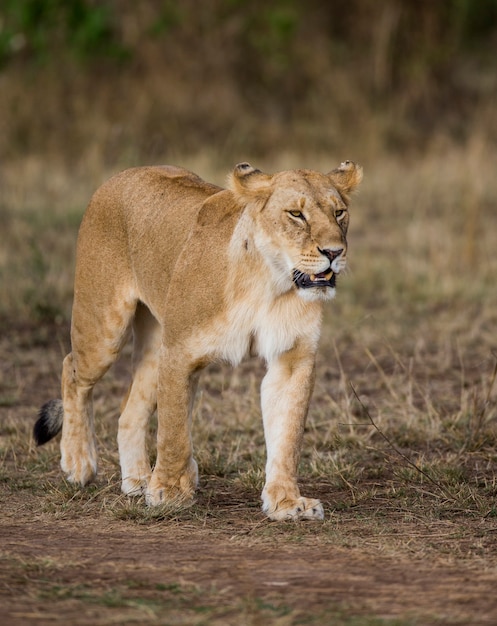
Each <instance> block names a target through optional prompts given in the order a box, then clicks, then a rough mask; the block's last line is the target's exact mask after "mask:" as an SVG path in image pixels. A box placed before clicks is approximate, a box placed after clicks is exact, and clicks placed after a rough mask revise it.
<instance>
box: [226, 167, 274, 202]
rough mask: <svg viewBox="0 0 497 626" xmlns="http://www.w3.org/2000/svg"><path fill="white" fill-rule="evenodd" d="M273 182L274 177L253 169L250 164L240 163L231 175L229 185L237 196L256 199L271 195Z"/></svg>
mask: <svg viewBox="0 0 497 626" xmlns="http://www.w3.org/2000/svg"><path fill="white" fill-rule="evenodd" d="M271 180H272V176H270V175H269V174H264V173H263V172H261V170H258V169H256V168H255V167H252V166H251V165H250V163H239V164H238V165H235V168H234V170H233V172H232V173H231V174H230V176H229V180H228V183H229V187H230V188H231V189H232V191H234V192H235V194H236V195H237V196H241V197H246V198H256V197H261V196H262V197H265V196H267V195H269V193H270V192H271Z"/></svg>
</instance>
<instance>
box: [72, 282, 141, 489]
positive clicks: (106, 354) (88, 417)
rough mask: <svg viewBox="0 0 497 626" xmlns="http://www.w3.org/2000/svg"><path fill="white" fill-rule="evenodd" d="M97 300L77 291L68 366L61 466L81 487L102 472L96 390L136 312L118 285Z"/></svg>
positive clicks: (133, 303) (116, 353)
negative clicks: (96, 432)
mask: <svg viewBox="0 0 497 626" xmlns="http://www.w3.org/2000/svg"><path fill="white" fill-rule="evenodd" d="M92 295H93V294H92V293H85V289H84V288H80V289H79V290H76V291H75V306H74V307H73V319H72V330H71V343H72V351H71V352H70V353H69V354H68V355H67V356H66V358H65V359H64V363H63V366H62V401H63V407H64V409H63V417H64V420H63V426H62V439H61V442H60V450H61V461H60V464H61V467H62V470H63V471H64V473H65V474H66V475H67V478H68V480H69V481H70V482H74V483H79V484H81V485H85V484H86V483H88V482H89V481H90V480H92V479H93V478H94V477H95V475H96V472H97V449H96V441H95V431H94V423H93V400H92V396H93V387H94V386H95V384H96V383H97V382H98V381H99V380H100V379H101V378H102V376H103V375H104V374H105V372H106V371H107V370H108V369H109V368H110V366H111V365H112V364H113V363H114V361H115V360H116V358H117V357H118V355H119V353H120V351H121V348H122V346H123V345H124V343H125V341H126V339H127V337H128V329H129V327H130V323H131V319H132V317H133V315H134V312H135V308H136V300H134V299H133V297H132V295H130V294H129V293H127V292H126V291H125V290H123V291H121V293H119V292H118V291H117V290H116V289H115V287H114V286H110V287H108V292H107V293H106V292H105V289H104V288H102V290H101V292H100V294H99V295H100V298H99V299H98V300H97V301H96V302H95V299H94V298H93V297H92ZM106 296H107V297H106ZM126 296H127V297H126Z"/></svg>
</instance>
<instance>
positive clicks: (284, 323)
mask: <svg viewBox="0 0 497 626" xmlns="http://www.w3.org/2000/svg"><path fill="white" fill-rule="evenodd" d="M313 304H314V303H313ZM320 326H321V311H320V307H316V306H309V303H306V302H303V301H300V299H299V298H292V297H288V298H285V297H283V298H279V299H278V300H275V301H268V302H264V301H260V302H258V303H257V304H253V303H251V302H247V301H240V302H238V303H236V304H235V305H234V306H233V307H232V309H231V310H230V311H229V312H228V313H226V314H224V315H223V316H222V317H219V318H218V319H216V320H215V321H213V322H212V324H210V325H209V328H208V329H205V328H204V330H203V332H202V335H203V336H202V337H197V339H196V340H195V349H194V352H196V353H197V356H198V357H200V356H202V357H210V358H212V359H222V360H224V361H228V362H229V363H231V364H233V365H236V364H238V363H240V361H242V360H243V358H244V357H245V356H247V355H249V354H250V355H252V356H256V355H257V356H260V357H262V358H264V359H265V360H266V361H267V362H270V361H272V360H273V359H274V358H276V357H277V356H278V355H279V354H282V353H283V352H286V351H288V350H290V349H291V348H292V347H293V346H294V345H295V343H296V341H297V339H298V338H300V337H309V338H310V339H311V340H312V341H313V342H316V343H317V341H318V339H319V333H320Z"/></svg>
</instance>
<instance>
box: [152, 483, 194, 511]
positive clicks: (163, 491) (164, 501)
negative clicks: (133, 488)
mask: <svg viewBox="0 0 497 626" xmlns="http://www.w3.org/2000/svg"><path fill="white" fill-rule="evenodd" d="M145 501H146V503H147V506H162V505H169V506H173V507H187V506H189V505H190V504H191V503H192V502H193V493H190V492H187V493H185V492H181V491H179V490H178V489H171V488H166V487H157V488H155V489H151V488H150V487H149V488H148V489H147V491H146V492H145Z"/></svg>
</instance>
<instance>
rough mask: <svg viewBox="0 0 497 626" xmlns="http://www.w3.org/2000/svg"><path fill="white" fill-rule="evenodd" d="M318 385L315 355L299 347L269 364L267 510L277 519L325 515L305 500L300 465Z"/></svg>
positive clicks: (265, 389)
mask: <svg viewBox="0 0 497 626" xmlns="http://www.w3.org/2000/svg"><path fill="white" fill-rule="evenodd" d="M313 386H314V353H313V352H309V351H308V350H307V351H306V350H304V349H303V347H302V346H297V347H296V348H294V349H293V350H290V351H289V352H286V353H285V354H283V355H281V356H280V357H278V358H277V359H275V360H274V361H273V362H271V363H270V364H269V369H268V372H267V374H266V376H265V378H264V380H263V383H262V387H261V401H262V416H263V421H264V434H265V438H266V446H267V462H266V484H265V486H264V490H263V492H262V502H263V506H262V510H263V511H264V512H265V513H266V515H267V516H268V517H269V518H271V519H273V520H291V519H293V520H297V519H314V520H321V519H323V517H324V513H323V507H322V505H321V503H320V501H319V500H315V499H311V498H304V497H302V496H301V495H300V491H299V488H298V485H297V467H298V463H299V458H300V449H301V445H302V437H303V433H304V426H305V420H306V417H307V410H308V406H309V400H310V397H311V393H312V389H313Z"/></svg>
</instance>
